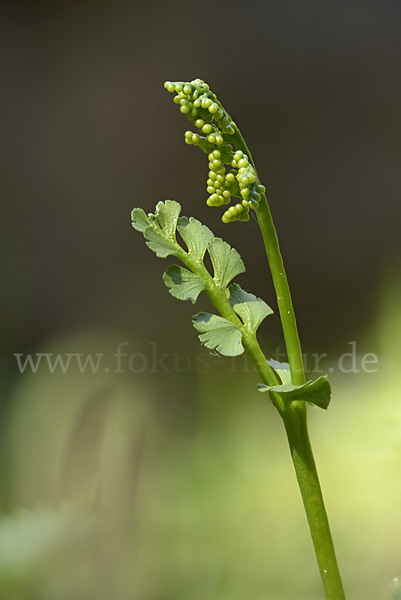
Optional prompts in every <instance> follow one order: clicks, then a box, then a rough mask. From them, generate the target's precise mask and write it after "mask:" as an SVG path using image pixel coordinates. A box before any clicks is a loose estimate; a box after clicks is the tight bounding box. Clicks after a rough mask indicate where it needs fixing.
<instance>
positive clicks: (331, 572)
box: [132, 79, 345, 600]
mask: <svg viewBox="0 0 401 600" xmlns="http://www.w3.org/2000/svg"><path fill="white" fill-rule="evenodd" d="M165 88H166V89H167V90H168V91H169V92H174V93H176V95H175V97H174V102H176V103H177V104H178V105H179V106H180V111H181V112H182V113H183V114H184V115H186V116H187V117H188V119H189V120H190V121H191V122H192V123H193V125H194V126H195V128H196V129H197V130H198V132H195V133H194V132H193V131H187V132H186V133H185V141H186V143H187V144H189V145H194V146H198V147H199V148H200V149H201V150H203V152H205V153H206V154H207V155H208V158H209V175H208V179H207V192H208V199H207V204H208V206H213V207H219V206H222V205H230V206H229V207H228V208H227V209H226V210H225V212H224V214H223V216H222V220H223V222H224V223H232V222H234V221H247V220H248V219H249V214H250V211H251V210H253V211H255V215H256V218H257V220H258V223H259V226H260V230H261V233H262V236H263V240H264V245H265V249H266V254H267V259H268V263H269V266H270V271H271V275H272V278H273V283H274V287H275V291H276V295H277V304H278V308H279V313H280V319H281V323H282V328H283V335H284V341H285V345H286V351H287V356H288V363H280V362H277V361H272V360H267V359H266V357H265V355H264V353H263V351H262V349H261V347H260V345H259V342H258V339H257V329H258V327H259V325H260V324H261V323H262V321H263V320H264V319H265V318H266V317H268V316H269V315H271V314H273V310H272V309H271V308H270V307H269V306H268V305H267V304H266V302H264V300H262V299H260V298H257V297H256V296H255V295H253V294H251V293H249V292H247V291H245V290H243V289H242V288H241V287H240V286H239V285H238V284H237V283H232V281H233V279H234V278H235V277H236V276H237V275H239V274H240V273H243V272H244V271H245V266H244V263H243V261H242V259H241V257H240V255H239V254H238V252H237V251H236V250H235V249H234V248H231V247H230V246H229V244H227V243H226V242H224V241H223V240H222V239H220V238H216V237H215V236H214V234H213V233H212V232H211V230H210V229H209V228H208V227H207V226H206V225H203V224H201V223H200V222H199V221H198V220H197V219H195V218H193V217H190V218H189V219H188V218H187V217H184V216H180V215H181V206H180V204H178V203H177V202H175V201H173V200H166V201H165V202H159V203H158V204H157V206H156V210H155V212H154V214H146V213H145V212H144V211H143V210H142V209H141V208H135V209H134V210H133V211H132V224H133V226H134V228H135V229H136V230H137V231H139V232H141V233H143V235H144V238H145V241H146V244H147V246H148V247H149V248H150V249H151V250H152V251H153V252H155V254H156V256H158V257H159V258H166V257H168V256H174V257H175V258H177V259H178V260H179V261H180V263H182V264H180V265H172V266H169V267H168V268H167V270H166V272H165V273H164V277H163V278H164V282H165V284H166V286H167V288H168V290H169V292H170V294H172V295H173V296H174V297H175V298H177V299H178V300H190V301H191V302H192V303H195V302H196V300H197V298H198V296H199V294H200V293H201V292H205V293H206V294H207V296H208V297H209V299H210V302H211V304H212V305H213V307H214V308H215V309H216V311H217V313H218V314H215V313H205V312H201V313H198V314H196V315H195V316H194V317H193V319H192V322H193V325H194V327H195V329H196V330H197V331H198V332H199V339H200V341H201V342H202V344H204V345H205V346H206V347H207V348H209V349H211V350H215V351H217V352H218V353H220V354H222V355H224V356H238V355H240V354H242V353H243V352H247V353H248V355H249V357H250V359H251V360H252V362H253V364H254V365H255V367H256V369H257V372H258V374H259V377H260V379H261V381H260V382H259V383H258V389H259V391H260V392H262V393H266V394H267V395H268V396H269V397H270V399H271V401H272V403H273V405H274V406H275V408H276V409H277V411H278V412H279V414H280V416H281V418H282V419H283V422H284V426H285V430H286V433H287V438H288V442H289V446H290V452H291V458H292V461H293V464H294V467H295V472H296V476H297V480H298V484H299V488H300V491H301V495H302V499H303V503H304V507H305V511H306V516H307V519H308V523H309V528H310V532H311V537H312V542H313V545H314V548H315V553H316V558H317V563H318V567H319V571H320V575H321V579H322V583H323V588H324V592H325V597H326V599H327V600H345V594H344V589H343V585H342V581H341V576H340V573H339V569H338V565H337V560H336V555H335V550H334V545H333V541H332V536H331V532H330V527H329V522H328V518H327V514H326V510H325V506H324V502H323V496H322V492H321V488H320V483H319V479H318V474H317V470H316V466H315V461H314V457H313V453H312V448H311V444H310V441H309V434H308V426H307V406H308V404H314V405H316V406H318V407H320V408H322V409H327V407H328V405H329V402H330V396H331V389H330V384H329V382H328V379H327V376H322V377H319V378H318V379H315V380H313V381H306V379H305V372H304V366H303V360H302V353H301V345H300V341H299V336H298V331H297V325H296V320H295V314H294V309H293V305H292V301H291V295H290V290H289V286H288V281H287V277H286V272H285V269H284V265H283V260H282V257H281V253H280V249H279V244H278V238H277V234H276V230H275V228H274V225H273V221H272V217H271V213H270V209H269V205H268V203H267V198H266V193H265V192H266V190H265V187H264V186H263V185H262V184H261V182H260V179H259V176H258V173H257V171H256V167H255V164H254V161H253V159H252V156H251V154H250V152H249V149H248V147H247V145H246V143H245V141H244V139H243V137H242V135H241V133H240V131H239V129H238V127H237V125H236V124H235V123H234V121H233V120H232V119H231V117H230V116H229V114H228V113H227V112H226V110H225V109H224V108H223V106H222V105H221V103H220V102H219V101H218V99H217V97H216V96H215V95H214V94H213V93H212V92H211V90H210V89H209V86H208V85H207V84H206V83H205V82H204V81H202V80H201V79H195V80H193V81H191V82H170V81H168V82H166V83H165ZM232 198H234V202H233V203H232ZM206 253H208V255H209V257H210V259H211V263H212V268H213V273H211V272H209V270H208V268H207V267H206V266H205V262H204V259H205V255H206ZM182 265H184V266H182Z"/></svg>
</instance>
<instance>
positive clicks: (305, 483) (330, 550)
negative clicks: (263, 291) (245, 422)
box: [233, 127, 345, 600]
mask: <svg viewBox="0 0 401 600" xmlns="http://www.w3.org/2000/svg"><path fill="white" fill-rule="evenodd" d="M235 129H236V131H235V135H234V136H233V137H234V138H235V144H236V147H237V148H238V149H241V150H242V151H243V152H245V153H246V154H247V156H248V158H249V160H250V162H251V163H252V165H253V167H254V168H255V171H256V167H255V163H254V161H253V159H252V155H251V153H250V151H249V149H248V147H247V145H246V143H245V140H244V139H243V137H242V135H241V133H240V131H239V129H238V128H237V127H236V128H235ZM256 172H257V171H256ZM256 215H257V218H258V222H259V226H260V229H261V232H262V236H263V241H264V244H265V249H266V255H267V259H268V262H269V266H270V271H271V274H272V279H273V284H274V288H275V290H276V294H277V304H278V308H279V312H280V317H281V323H282V327H283V334H284V340H285V345H286V349H287V355H288V362H289V364H290V371H291V379H292V382H293V384H294V385H302V384H303V383H305V371H304V364H303V358H302V350H301V344H300V341H299V336H298V329H297V323H296V319H295V313H294V307H293V305H292V300H291V294H290V288H289V285H288V280H287V275H286V272H285V268H284V263H283V258H282V256H281V252H280V246H279V242H278V237H277V232H276V229H275V227H274V224H273V219H272V216H271V212H270V208H269V205H268V203H267V198H266V196H265V195H263V197H262V199H261V201H260V203H259V207H258V209H257V210H256ZM247 350H248V352H249V354H250V355H251V358H252V360H254V359H253V357H252V354H253V349H252V348H247ZM276 396H278V395H276V394H275V395H274V399H273V402H274V404H275V406H276V408H277V409H278V411H279V413H280V415H281V417H282V418H283V421H284V425H285V429H286V432H287V438H288V442H289V445H290V451H291V458H292V461H293V464H294V468H295V473H296V476H297V480H298V485H299V489H300V491H301V495H302V500H303V503H304V507H305V512H306V517H307V520H308V524H309V529H310V532H311V536H312V542H313V545H314V548H315V553H316V558H317V562H318V566H319V571H320V575H321V578H322V583H323V588H324V591H325V595H326V599H327V600H345V594H344V588H343V584H342V581H341V575H340V572H339V569H338V564H337V558H336V554H335V550H334V545H333V539H332V536H331V531H330V525H329V521H328V518H327V513H326V509H325V506H324V501H323V496H322V491H321V488H320V483H319V477H318V474H317V470H316V465H315V461H314V458H313V452H312V448H311V445H310V441H309V434H308V425H307V410H306V405H305V402H291V403H289V404H287V403H286V404H284V403H283V402H282V401H280V400H277V399H276V398H275V397H276Z"/></svg>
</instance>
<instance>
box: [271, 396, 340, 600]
mask: <svg viewBox="0 0 401 600" xmlns="http://www.w3.org/2000/svg"><path fill="white" fill-rule="evenodd" d="M282 416H283V420H284V425H285V429H286V432H287V437H288V442H289V444H290V451H291V457H292V461H293V463H294V467H295V472H296V475H297V479H298V484H299V488H300V490H301V494H302V500H303V503H304V507H305V512H306V516H307V519H308V523H309V528H310V532H311V536H312V541H313V545H314V548H315V553H316V558H317V562H318V565H319V571H320V575H321V578H322V583H323V588H324V591H325V594H326V598H327V600H345V594H344V588H343V584H342V581H341V575H340V572H339V569H338V564H337V558H336V554H335V550H334V545H333V539H332V536H331V532H330V526H329V521H328V518H327V513H326V509H325V507H324V502H323V496H322V491H321V488H320V484H319V478H318V474H317V470H316V465H315V461H314V458H313V453H312V448H311V445H310V441H309V435H308V425H307V411H306V406H305V403H304V402H293V403H291V404H290V405H289V406H288V407H287V409H286V411H285V412H284V414H283V415H282Z"/></svg>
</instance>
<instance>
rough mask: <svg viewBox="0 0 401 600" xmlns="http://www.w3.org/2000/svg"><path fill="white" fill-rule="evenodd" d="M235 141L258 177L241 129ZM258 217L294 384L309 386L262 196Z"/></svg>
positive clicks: (273, 233)
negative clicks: (306, 384) (306, 382)
mask: <svg viewBox="0 0 401 600" xmlns="http://www.w3.org/2000/svg"><path fill="white" fill-rule="evenodd" d="M233 137H234V138H235V142H234V143H235V144H236V147H237V148H238V149H240V150H242V151H243V152H245V153H246V154H247V156H248V158H249V161H250V162H251V164H252V166H253V167H254V169H255V172H256V173H257V171H256V167H255V163H254V161H253V158H252V155H251V153H250V151H249V148H248V146H247V145H246V142H245V140H244V138H243V137H242V135H241V132H240V131H239V129H238V128H237V127H236V132H235V136H233ZM258 179H259V177H258ZM256 216H257V218H258V222H259V226H260V230H261V232H262V236H263V241H264V244H265V249H266V255H267V260H268V262H269V266H270V271H271V274H272V279H273V284H274V288H275V290H276V295H277V304H278V309H279V312H280V318H281V323H282V327H283V334H284V340H285V345H286V349H287V355H288V362H289V364H290V371H291V379H292V383H293V384H294V385H302V384H303V383H305V372H304V363H303V359H302V350H301V343H300V341H299V336H298V329H297V322H296V319H295V313H294V307H293V305H292V300H291V294H290V288H289V285H288V281H287V275H286V272H285V268H284V263H283V259H282V256H281V252H280V246H279V243H278V237H277V232H276V229H275V227H274V224H273V219H272V216H271V212H270V209H269V205H268V203H267V198H266V196H265V195H263V196H262V198H261V201H260V202H259V208H258V209H257V210H256Z"/></svg>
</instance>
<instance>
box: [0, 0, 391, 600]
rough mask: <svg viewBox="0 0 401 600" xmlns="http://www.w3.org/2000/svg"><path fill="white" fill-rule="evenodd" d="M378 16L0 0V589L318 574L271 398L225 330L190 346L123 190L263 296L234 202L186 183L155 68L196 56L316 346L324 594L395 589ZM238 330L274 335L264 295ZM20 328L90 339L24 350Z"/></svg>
mask: <svg viewBox="0 0 401 600" xmlns="http://www.w3.org/2000/svg"><path fill="white" fill-rule="evenodd" d="M400 24H401V5H400V4H399V2H395V1H391V0H381V1H378V0H370V1H362V0H358V1H356V0H355V1H354V0H351V1H345V0H337V1H336V2H333V1H328V0H323V1H320V0H319V1H318V0H306V1H305V2H296V1H295V0H293V1H291V0H272V1H265V2H252V1H251V2H247V3H244V2H237V1H235V0H234V1H232V2H227V1H220V2H216V3H189V2H174V1H171V2H165V3H162V2H152V1H148V2H142V3H139V2H128V1H127V2H123V1H121V0H115V1H114V2H90V1H87V0H82V1H79V2H78V1H68V2H66V1H65V2H63V1H56V2H43V1H36V2H18V1H17V2H9V3H7V2H3V3H2V9H1V25H0V28H1V32H0V40H1V42H0V43H1V48H2V51H1V53H0V61H1V73H2V78H1V80H2V85H1V88H2V92H1V98H0V103H1V112H0V115H1V116H0V140H1V144H0V170H1V178H0V181H1V184H0V185H1V197H2V218H1V220H0V227H1V234H0V240H1V246H2V251H1V258H0V260H1V273H2V293H1V298H0V303H1V310H0V314H1V317H2V330H1V331H2V334H1V339H0V344H1V363H0V364H1V373H0V390H1V405H0V410H1V419H0V466H1V469H0V472H1V478H0V503H1V517H0V595H1V597H2V598H7V600H36V599H38V600H39V599H40V600H64V599H67V598H68V599H70V598H77V599H81V598H82V599H83V598H85V599H87V600H91V599H92V598H93V599H94V598H96V599H97V600H99V599H100V600H101V599H103V598H104V599H106V598H110V597H113V598H118V599H119V600H125V599H127V600H128V599H130V600H134V599H135V600H184V599H185V600H200V599H202V600H205V599H207V600H245V599H248V598H252V599H253V600H262V599H263V600H266V599H269V600H295V599H296V600H318V599H320V598H322V590H321V587H320V582H319V577H318V572H317V568H316V566H315V563H314V556H313V550H312V546H311V542H310V540H309V538H308V532H307V526H306V523H305V518H304V515H303V512H302V506H301V501H300V497H299V493H298V490H297V486H296V482H295V477H294V475H293V472H292V466H291V464H290V460H289V455H288V450H287V447H286V440H285V437H284V433H283V429H282V426H281V423H280V422H279V419H278V418H277V416H276V414H275V412H274V410H273V409H272V407H270V406H269V404H268V403H267V402H266V398H265V397H263V396H262V395H261V394H258V393H257V391H256V382H257V377H256V375H255V373H254V372H253V371H252V369H251V368H250V367H249V365H247V363H245V362H244V361H243V359H242V358H240V359H238V360H234V361H229V360H228V359H223V358H218V357H216V356H210V355H209V353H208V352H207V351H206V350H205V349H203V348H201V347H200V346H199V344H198V342H197V339H196V334H195V332H194V330H193V329H192V327H191V321H190V319H191V315H192V314H193V313H194V307H193V306H191V305H189V304H184V303H180V302H178V301H177V300H174V299H173V298H172V297H171V296H169V294H168V292H167V290H166V289H165V287H164V285H163V282H162V280H161V276H162V273H163V270H164V269H165V267H166V265H167V263H168V261H160V260H159V259H157V258H156V257H155V256H154V255H153V254H152V253H151V252H150V251H149V250H148V249H147V248H146V246H145V244H144V242H143V239H142V236H140V235H139V234H138V233H137V232H134V231H133V230H132V228H131V225H130V211H131V209H132V208H133V207H135V206H141V207H143V208H144V209H145V210H146V211H148V212H150V211H152V210H153V208H154V206H155V204H156V203H157V201H159V200H163V199H166V198H172V199H175V200H178V201H179V202H181V203H182V205H183V213H184V214H186V215H188V216H190V215H193V216H196V217H197V218H199V219H200V220H202V221H203V222H205V223H207V224H208V226H209V227H210V228H211V229H212V230H213V231H214V232H215V234H216V235H218V236H222V237H224V239H226V240H227V241H228V242H230V243H231V244H232V245H233V246H235V247H236V248H237V249H238V250H239V252H240V253H241V255H242V257H243V259H244V261H245V263H246V265H247V272H246V273H245V274H244V275H243V276H241V278H240V280H239V283H241V285H242V286H243V287H245V289H247V290H249V291H251V292H253V293H255V294H257V295H259V296H261V297H263V298H264V299H265V300H266V301H267V302H268V303H269V304H271V305H272V306H273V307H276V305H275V301H274V293H273V288H272V284H271V281H270V278H269V275H268V273H267V271H266V264H265V258H264V253H263V245H262V241H261V238H260V236H259V233H258V228H257V225H256V223H255V222H254V221H250V222H249V223H248V224H239V223H236V224H233V225H229V226H226V225H223V224H222V223H221V220H220V219H221V211H220V210H219V209H208V208H207V207H206V206H205V199H206V191H205V180H206V174H207V162H206V159H205V157H204V156H203V155H201V153H199V151H198V150H196V149H194V148H188V147H187V146H186V145H185V144H184V143H183V133H184V131H185V130H186V128H187V122H186V120H185V119H184V118H183V116H182V115H180V114H179V111H178V110H177V107H176V106H175V105H174V104H173V102H172V97H171V96H170V95H169V94H167V92H166V91H165V90H164V89H163V82H164V81H165V80H166V79H170V80H190V79H193V78H195V77H201V78H203V79H205V80H206V81H208V82H209V84H210V85H211V87H212V89H213V90H214V91H215V92H216V93H217V95H218V97H219V99H220V100H221V101H222V103H223V104H224V106H225V107H226V108H227V110H228V111H229V112H230V114H231V115H232V117H233V118H234V120H236V122H237V123H238V125H239V126H240V128H241V130H242V132H243V134H244V136H245V137H246V140H247V142H248V145H249V146H250V147H251V149H252V153H253V156H254V158H255V160H256V163H257V165H258V170H259V174H260V176H261V178H262V181H263V183H264V184H265V185H266V186H267V188H268V195H269V198H270V203H271V208H272V212H273V214H274V218H275V222H276V226H277V229H278V230H279V235H280V242H281V246H282V250H283V254H284V258H285V262H286V266H287V271H288V275H289V279H290V283H291V287H292V290H293V299H294V303H295V307H296V311H297V317H298V322H299V329H300V333H301V339H302V342H303V348H304V351H305V353H306V356H307V357H308V360H313V359H311V358H310V357H312V356H313V354H315V353H319V354H322V353H325V354H327V356H325V357H324V358H323V359H322V362H321V365H322V368H324V369H326V370H330V372H331V381H332V384H333V388H334V397H333V401H332V405H331V407H330V408H329V411H328V412H327V413H323V412H322V411H319V410H312V411H311V415H310V421H311V435H312V440H313V443H314V446H315V451H316V456H317V462H318V467H319V470H320V473H321V479H322V484H323V488H324V492H325V496H326V502H327V507H328V510H329V514H330V518H331V522H332V527H333V534H334V537H335V540H336V543H337V552H338V556H339V561H340V565H341V567H342V571H343V576H344V582H345V586H346V590H347V592H348V597H349V598H353V599H354V600H387V599H390V598H391V597H392V594H393V589H392V588H393V583H392V581H393V578H394V577H397V576H399V575H400V574H401V525H400V518H399V506H400V501H401V478H400V471H401V397H400V392H399V383H398V380H399V368H400V361H401V342H400V335H401V313H400V309H399V307H400V302H401V282H400V269H401V241H400V219H401V203H400V191H401V179H400V168H399V163H400V145H401V144H400V139H401V135H400V134H401V127H400V125H401V117H400V110H399V107H400V102H401V78H400V67H401V38H400V35H399V33H400ZM202 309H207V302H206V301H205V299H200V300H199V302H198V303H197V306H196V312H197V311H198V310H202ZM261 341H262V342H263V347H264V349H265V352H266V354H267V355H269V356H272V355H273V354H274V353H275V352H276V351H277V348H278V349H279V352H281V351H282V342H281V332H280V322H279V320H278V319H277V318H270V319H268V320H267V321H266V322H265V323H264V325H263V327H262V328H261ZM353 343H354V345H352V344H353ZM121 344H123V346H122V347H121ZM119 346H120V347H121V352H122V353H124V354H126V355H127V356H125V357H123V358H122V362H121V364H120V365H119V367H118V368H117V366H116V357H115V356H114V354H115V353H116V352H117V348H118V347H119ZM353 348H355V364H354V363H353V362H352V358H351V357H350V356H348V357H346V358H345V359H343V362H341V358H340V357H341V356H343V355H344V353H349V352H351V351H352V350H353ZM29 353H30V354H32V355H33V357H35V356H36V357H37V355H38V353H42V354H51V355H52V356H53V357H56V356H57V355H58V354H60V355H61V356H63V357H66V356H67V355H68V354H80V355H82V357H83V360H84V358H85V357H87V356H88V355H92V356H93V357H96V354H102V355H104V357H102V362H101V367H100V368H99V369H98V370H97V372H96V373H92V372H91V369H90V368H86V369H85V370H84V372H80V370H79V368H78V366H77V364H76V363H75V362H74V359H72V360H71V364H70V367H69V368H68V369H67V372H66V373H63V372H62V369H61V368H59V367H56V368H55V369H54V372H53V373H51V372H50V370H49V368H48V366H47V365H46V362H45V361H43V362H42V363H40V365H39V367H38V369H37V371H36V373H34V372H32V369H31V368H29V367H27V368H26V369H25V371H24V372H23V373H21V372H20V369H19V368H18V364H17V360H16V357H15V354H20V355H22V357H21V360H25V358H26V356H27V354H29ZM368 353H369V354H370V353H374V354H375V355H377V357H378V363H377V365H375V366H376V367H377V370H375V372H372V373H366V372H364V370H363V369H361V361H362V359H363V357H364V356H366V354H368ZM130 356H133V357H134V358H132V360H131V363H129V360H130V359H129V357H130ZM35 360H36V359H35ZM129 365H131V369H130V368H129ZM341 365H342V366H343V367H344V365H345V366H346V368H340V366H341ZM373 368H374V366H372V370H373ZM308 369H309V372H310V376H313V363H308ZM116 371H118V372H116ZM344 371H347V372H344Z"/></svg>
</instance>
